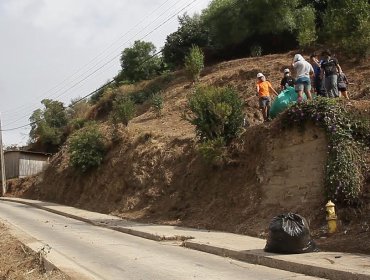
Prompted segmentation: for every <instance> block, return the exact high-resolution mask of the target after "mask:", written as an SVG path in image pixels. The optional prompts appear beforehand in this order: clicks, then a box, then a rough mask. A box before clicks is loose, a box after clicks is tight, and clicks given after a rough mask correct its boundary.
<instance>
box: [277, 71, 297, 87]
mask: <svg viewBox="0 0 370 280" xmlns="http://www.w3.org/2000/svg"><path fill="white" fill-rule="evenodd" d="M294 83H295V79H294V78H293V77H292V76H291V75H290V70H289V69H288V68H286V69H284V77H283V78H282V79H281V82H280V88H281V90H285V89H287V88H288V87H294Z"/></svg>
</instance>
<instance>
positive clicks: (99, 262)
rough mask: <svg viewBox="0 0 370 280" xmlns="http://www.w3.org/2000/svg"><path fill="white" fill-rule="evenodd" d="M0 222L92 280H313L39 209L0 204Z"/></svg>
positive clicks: (7, 203) (15, 204) (20, 205)
mask: <svg viewBox="0 0 370 280" xmlns="http://www.w3.org/2000/svg"><path fill="white" fill-rule="evenodd" d="M0 219H1V220H4V221H7V222H8V223H10V224H12V225H13V226H15V227H16V228H18V229H20V230H22V231H24V232H26V233H27V234H28V235H30V236H32V237H33V238H36V239H37V240H40V241H42V242H43V243H46V244H48V245H49V246H50V248H51V250H54V251H55V252H57V253H58V254H60V255H62V256H65V257H67V258H68V259H69V260H71V261H73V262H75V263H76V264H77V265H78V266H79V267H81V268H82V269H83V271H84V272H85V275H86V276H87V278H91V279H109V280H113V279H135V280H139V279H153V280H157V279H158V280H162V279H163V280H176V279H233V280H237V279H243V280H245V279H307V280H308V279H317V278H314V277H309V276H304V275H300V274H296V273H291V272H287V271H281V270H277V269H272V268H267V267H263V266H258V265H252V264H247V263H243V262H239V261H235V260H231V259H227V258H222V257H219V256H215V255H211V254H206V253H202V252H198V251H193V250H189V249H185V248H182V247H180V246H179V244H176V243H174V242H156V241H151V240H146V239H142V238H139V237H135V236H131V235H127V234H123V233H120V232H116V231H112V230H109V229H104V228H100V227H96V226H93V225H90V224H87V223H83V222H80V221H76V220H73V219H70V218H65V217H63V216H59V215H56V214H52V213H49V212H46V211H43V210H40V209H36V208H33V207H31V206H26V205H22V204H17V203H12V202H3V201H1V202H0Z"/></svg>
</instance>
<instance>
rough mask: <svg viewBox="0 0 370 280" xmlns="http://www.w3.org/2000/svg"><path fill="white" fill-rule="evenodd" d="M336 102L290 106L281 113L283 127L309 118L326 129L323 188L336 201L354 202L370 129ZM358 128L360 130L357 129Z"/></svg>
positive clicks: (317, 100)
mask: <svg viewBox="0 0 370 280" xmlns="http://www.w3.org/2000/svg"><path fill="white" fill-rule="evenodd" d="M353 117H354V116H353V115H352V114H350V113H349V112H348V111H347V110H346V108H345V107H344V106H343V105H341V103H339V102H338V101H336V100H334V99H328V98H317V99H315V100H313V101H309V102H305V103H302V104H297V105H294V106H292V107H291V108H290V109H289V110H288V111H287V112H286V113H285V114H284V116H283V121H284V123H285V124H286V126H288V127H291V125H292V124H294V123H297V124H299V125H304V124H305V123H306V122H307V121H312V122H314V123H315V124H316V125H319V126H321V127H322V128H323V129H325V131H326V135H327V139H328V142H329V143H328V159H327V163H326V178H325V187H326V194H327V198H328V199H331V200H333V201H336V202H338V203H343V204H353V203H356V202H357V201H358V199H359V197H360V195H361V191H362V186H363V184H364V176H363V174H364V172H365V170H366V164H365V161H364V155H365V154H366V149H368V148H367V145H369V143H368V137H369V136H370V128H369V126H368V125H367V124H363V123H362V122H361V121H360V120H359V119H357V118H353ZM360 130H361V131H360Z"/></svg>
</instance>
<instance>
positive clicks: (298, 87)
mask: <svg viewBox="0 0 370 280" xmlns="http://www.w3.org/2000/svg"><path fill="white" fill-rule="evenodd" d="M292 66H293V68H294V70H295V72H296V75H297V78H296V81H295V91H296V92H297V94H298V102H302V101H303V92H304V93H305V94H306V95H307V98H308V99H312V95H311V79H310V76H312V75H313V73H314V71H313V68H312V65H311V64H310V63H309V62H307V61H306V60H305V59H304V58H303V56H302V55H300V54H296V55H295V56H294V58H293V63H292Z"/></svg>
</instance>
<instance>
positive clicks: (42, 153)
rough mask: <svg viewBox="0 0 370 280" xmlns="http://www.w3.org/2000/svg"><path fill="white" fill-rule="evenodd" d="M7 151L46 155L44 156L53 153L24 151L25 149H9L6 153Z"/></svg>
mask: <svg viewBox="0 0 370 280" xmlns="http://www.w3.org/2000/svg"><path fill="white" fill-rule="evenodd" d="M6 153H21V154H29V155H30V154H34V155H44V156H51V155H52V154H51V153H44V152H34V151H24V150H9V151H4V154H6Z"/></svg>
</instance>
